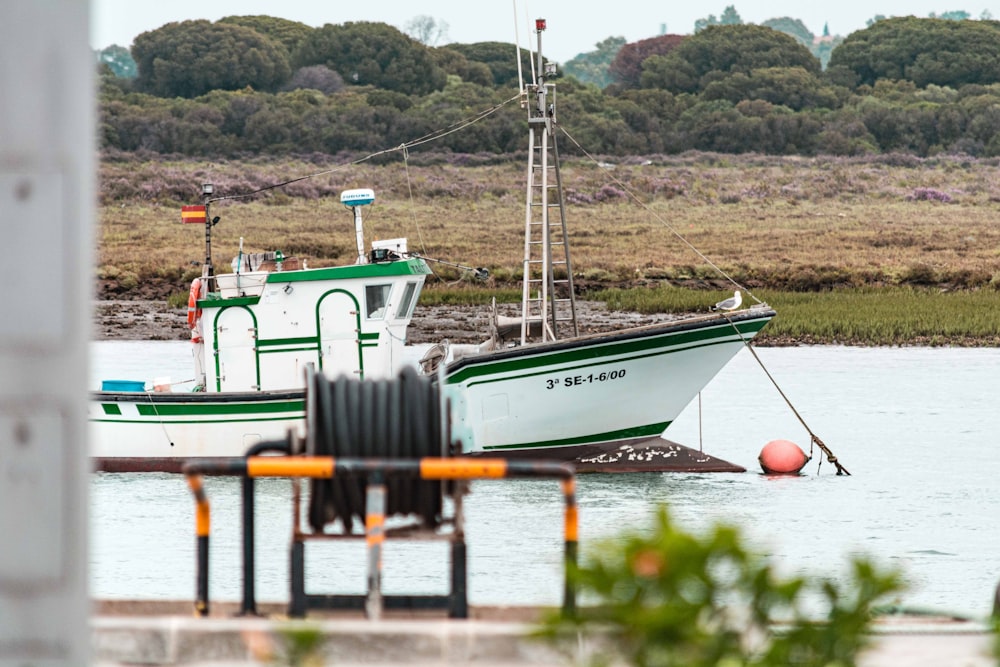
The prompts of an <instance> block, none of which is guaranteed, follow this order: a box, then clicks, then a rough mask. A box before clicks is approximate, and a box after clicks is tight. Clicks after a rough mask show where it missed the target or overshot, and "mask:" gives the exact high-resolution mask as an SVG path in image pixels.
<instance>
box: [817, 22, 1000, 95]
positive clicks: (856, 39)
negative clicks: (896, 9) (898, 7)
mask: <svg viewBox="0 0 1000 667" xmlns="http://www.w3.org/2000/svg"><path fill="white" fill-rule="evenodd" d="M830 67H831V68H833V67H844V68H847V69H849V70H851V71H853V72H854V73H855V74H856V75H857V79H856V82H857V84H858V85H864V84H867V85H873V84H874V83H875V82H876V81H878V80H879V79H908V80H910V81H913V83H915V84H916V85H917V86H919V87H924V86H927V85H930V84H936V85H939V86H952V87H958V86H961V85H964V84H968V83H976V84H984V85H987V84H991V83H996V82H1000V22H998V21H951V20H946V19H918V18H913V17H906V18H893V19H884V20H881V21H877V22H875V23H873V24H872V25H871V26H870V27H868V28H866V29H864V30H859V31H857V32H855V33H852V34H851V35H849V36H848V37H847V38H846V39H845V40H844V42H843V44H841V45H840V46H839V47H838V48H837V49H836V51H834V53H833V55H832V56H831V58H830Z"/></svg>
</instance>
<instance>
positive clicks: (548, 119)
mask: <svg viewBox="0 0 1000 667" xmlns="http://www.w3.org/2000/svg"><path fill="white" fill-rule="evenodd" d="M548 87H551V85H549V86H547V85H546V84H544V83H540V84H539V85H537V86H534V88H536V89H538V90H537V91H536V95H535V96H534V97H535V99H537V100H538V104H537V105H536V106H535V108H534V109H531V110H530V111H529V118H528V179H527V183H528V187H527V198H526V199H527V205H526V207H525V224H524V268H523V278H522V295H521V344H524V343H526V342H528V340H529V339H530V338H532V337H533V336H537V337H538V338H539V339H540V340H541V341H550V340H557V339H560V338H568V337H572V336H577V335H579V326H578V324H577V319H576V296H575V293H574V290H573V269H572V263H571V262H570V251H569V239H568V236H567V233H566V211H565V208H564V205H563V196H562V179H561V177H560V174H559V150H558V147H557V145H556V138H555V135H553V133H552V125H553V123H554V122H555V112H554V105H552V104H548V105H547V104H546V102H545V100H546V97H547V95H548V91H546V90H545V88H548ZM552 96H553V100H554V97H555V93H554V91H552ZM530 99H531V97H530V96H529V100H530ZM530 106H531V104H530V102H529V107H530Z"/></svg>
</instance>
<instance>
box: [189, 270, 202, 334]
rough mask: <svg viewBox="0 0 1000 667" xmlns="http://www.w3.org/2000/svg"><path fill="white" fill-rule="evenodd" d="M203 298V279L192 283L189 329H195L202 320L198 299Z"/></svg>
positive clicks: (196, 279)
mask: <svg viewBox="0 0 1000 667" xmlns="http://www.w3.org/2000/svg"><path fill="white" fill-rule="evenodd" d="M200 298H201V278H195V279H194V280H192V281H191V290H190V291H189V292H188V327H189V328H191V329H194V328H195V326H197V324H198V320H200V319H201V308H199V307H198V299H200Z"/></svg>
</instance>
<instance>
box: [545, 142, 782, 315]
mask: <svg viewBox="0 0 1000 667" xmlns="http://www.w3.org/2000/svg"><path fill="white" fill-rule="evenodd" d="M558 127H559V129H560V130H561V131H562V133H563V134H565V135H566V137H567V138H568V139H569V140H570V141H571V142H573V145H574V146H576V147H577V148H578V149H579V150H580V152H581V153H583V154H584V155H585V156H586V157H587V158H588V159H589V160H591V161H592V162H593V163H594V164H597V165H598V166H599V165H600V161H599V160H598V159H597V158H595V157H594V156H593V155H591V154H590V153H589V152H587V150H586V149H584V147H583V146H581V145H580V142H578V141H577V140H576V139H574V138H573V135H571V134H570V133H569V132H567V131H566V128H564V127H562V126H561V125H560V126H558ZM608 176H609V178H610V179H611V180H612V181H614V183H615V184H616V185H617V186H618V187H620V188H621V189H622V190H623V191H624V192H625V193H626V194H627V195H628V196H629V197H630V198H631V199H632V200H634V201H635V202H636V203H637V204H638V205H639V206H641V207H642V208H643V209H644V210H645V211H646V212H647V213H649V214H650V215H651V216H653V218H654V219H655V220H656V221H657V222H659V223H660V224H661V225H663V226H664V227H666V228H667V231H669V232H670V233H671V234H673V235H674V236H675V237H677V239H678V240H679V241H680V242H681V243H683V244H684V245H686V246H687V247H688V248H689V249H690V250H691V251H693V252H694V253H695V254H696V255H698V257H699V258H700V259H701V260H702V261H703V262H705V263H706V264H708V265H709V266H710V267H712V268H713V269H715V271H716V272H717V273H718V274H719V275H720V276H722V277H723V278H725V279H726V280H728V281H729V282H730V283H732V284H733V285H735V286H736V287H737V288H739V289H741V290H743V291H744V292H746V293H747V294H748V295H749V296H750V298H751V299H753V300H754V301H756V302H757V303H764V302H763V301H761V300H760V299H758V298H757V297H756V296H755V295H754V293H753V292H751V291H750V290H749V289H747V288H746V287H745V286H743V285H741V284H740V283H739V282H738V281H737V280H736V279H735V278H733V277H732V276H730V275H729V274H728V273H726V272H725V271H724V270H723V269H722V268H721V267H719V266H718V265H717V264H716V263H715V262H713V261H712V260H710V259H709V258H708V257H707V256H705V255H704V254H703V253H702V252H701V251H700V250H698V248H696V247H695V246H694V244H693V243H691V242H690V241H688V240H687V239H686V238H684V235H683V234H681V233H680V232H678V231H677V230H676V229H675V228H674V227H673V226H672V225H671V224H670V223H669V222H667V221H666V220H665V219H664V218H663V217H662V216H660V215H659V214H658V213H657V212H656V211H654V210H653V209H651V208H650V207H649V205H648V204H646V203H645V202H644V201H642V200H641V199H639V196H638V195H636V194H635V193H634V192H633V191H632V190H631V189H630V188H629V187H628V186H627V185H625V183H623V182H622V181H621V180H620V179H619V178H618V177H616V176H615V175H614V174H612V173H611V172H608Z"/></svg>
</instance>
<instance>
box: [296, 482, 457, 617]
mask: <svg viewBox="0 0 1000 667" xmlns="http://www.w3.org/2000/svg"><path fill="white" fill-rule="evenodd" d="M294 484H295V490H294V492H293V502H292V505H293V507H294V512H295V523H294V526H295V528H294V529H293V534H292V545H291V551H290V558H291V562H290V568H289V572H290V591H289V593H290V598H291V599H290V602H289V606H288V615H289V616H291V617H292V618H303V617H305V615H306V613H307V612H308V611H309V610H310V609H326V610H356V611H364V612H365V616H366V617H368V618H370V619H373V620H377V619H379V618H380V617H381V616H382V612H383V611H384V610H387V609H390V610H401V609H403V610H447V611H448V616H449V618H468V616H469V601H468V583H467V579H468V569H467V566H466V544H465V533H464V530H462V528H461V526H462V502H461V494H462V492H463V489H462V488H460V487H462V486H464V484H462V483H460V484H456V485H455V486H456V489H455V492H454V494H453V495H452V500H453V502H454V507H455V514H454V516H453V517H451V519H450V520H446V521H445V522H444V523H443V524H442V528H447V527H449V526H450V527H452V529H453V530H452V531H451V532H445V533H442V532H439V531H433V530H428V529H425V528H422V527H413V526H406V527H403V528H399V529H386V528H385V507H386V487H385V483H384V480H383V479H382V478H381V476H379V475H373V476H372V478H371V479H369V481H368V487H367V490H366V496H367V503H366V507H367V510H366V511H367V515H366V517H365V534H364V535H360V534H344V533H315V532H311V531H308V530H306V529H305V527H304V526H303V525H302V524H301V519H300V517H301V516H302V513H301V511H300V507H299V505H300V500H301V493H300V484H299V481H298V480H295V482H294ZM390 537H391V538H393V540H394V541H395V540H406V539H408V540H414V541H434V540H446V541H448V542H450V544H451V549H450V564H449V569H450V590H449V591H448V592H447V593H446V594H443V595H391V594H385V593H383V591H382V548H383V545H384V544H385V540H386V539H387V538H390ZM362 539H363V540H365V542H366V544H367V549H368V572H367V593H365V594H364V595H348V594H335V593H334V594H319V593H308V592H306V586H305V579H306V563H305V552H306V549H305V545H306V542H310V541H340V540H362Z"/></svg>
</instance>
